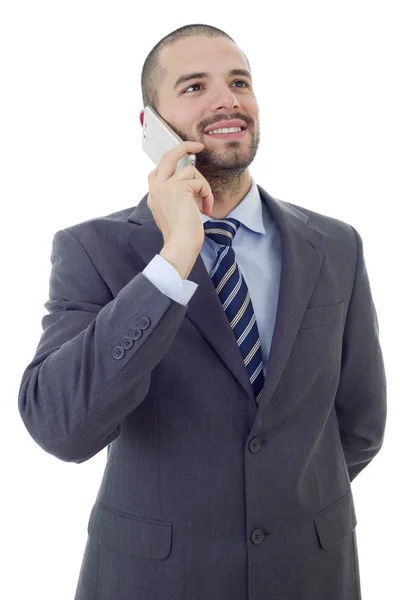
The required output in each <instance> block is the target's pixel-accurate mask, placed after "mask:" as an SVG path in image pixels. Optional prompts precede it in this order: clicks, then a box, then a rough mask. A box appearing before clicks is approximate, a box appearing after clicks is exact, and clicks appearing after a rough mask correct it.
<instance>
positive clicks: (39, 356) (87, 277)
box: [18, 229, 188, 463]
mask: <svg viewBox="0 0 400 600" xmlns="http://www.w3.org/2000/svg"><path fill="white" fill-rule="evenodd" d="M51 263H52V268H51V274H50V283H49V300H48V301H47V302H46V303H45V305H44V306H45V308H46V309H47V311H48V312H49V314H48V315H45V316H44V317H43V319H42V329H43V332H42V335H41V337H40V340H39V344H38V346H37V349H36V352H35V355H34V358H33V359H32V361H31V362H30V363H29V365H28V366H27V367H26V369H25V371H24V373H23V375H22V381H21V384H20V388H19V395H18V408H19V412H20V415H21V417H22V420H23V422H24V424H25V427H26V428H27V430H28V432H29V433H30V435H31V436H32V438H33V439H34V440H35V441H36V442H37V443H38V444H39V446H41V447H42V448H43V449H44V450H46V451H47V452H49V453H50V454H53V455H54V456H56V457H58V458H59V459H61V460H65V461H70V462H77V463H80V462H83V461H85V460H87V459H89V458H91V457H92V456H94V455H95V454H97V453H98V452H99V451H100V450H102V449H103V448H104V447H105V446H107V445H108V444H109V443H110V442H111V441H112V440H113V439H115V438H116V437H117V436H118V434H119V431H120V426H121V422H122V421H123V419H124V418H125V417H126V416H127V415H128V414H129V413H130V412H132V411H133V410H135V408H137V406H138V405H139V404H140V403H141V402H142V401H143V400H144V398H145V397H146V394H147V392H148V390H149V386H150V380H151V373H152V370H153V369H154V368H155V367H156V365H157V364H158V363H159V361H160V360H161V359H162V358H163V356H164V355H165V354H166V352H167V351H168V349H169V348H170V346H171V344H172V342H173V340H174V337H175V335H176V333H177V331H178V329H179V326H180V324H181V322H182V320H183V318H184V316H185V313H186V311H187V308H188V307H187V306H184V305H182V304H178V303H177V302H175V301H174V300H172V299H171V298H168V297H167V296H166V295H164V294H163V293H162V292H161V291H160V290H159V289H158V288H157V287H156V286H155V285H154V284H153V283H152V282H151V281H149V280H148V279H147V278H146V277H145V276H144V275H143V273H141V272H140V273H138V274H137V275H136V276H135V277H134V278H133V279H131V280H130V281H129V282H128V283H127V284H126V285H125V286H124V287H123V288H122V289H121V290H120V292H119V293H118V295H117V296H116V297H115V298H113V295H112V294H111V291H110V290H109V288H108V287H107V285H106V283H105V282H104V280H103V279H102V277H101V276H100V275H99V273H98V271H97V269H96V267H95V266H94V264H93V262H92V260H91V259H90V257H89V255H88V254H87V252H86V251H85V249H84V248H83V246H82V245H81V243H80V242H79V241H78V240H77V239H76V238H75V237H74V235H73V234H72V233H70V232H69V231H67V230H66V229H65V230H60V231H57V232H56V234H55V235H54V239H53V246H52V254H51ZM138 325H141V327H138ZM133 327H137V328H138V329H139V337H138V339H135V340H134V341H133V345H132V346H131V347H130V348H129V349H125V348H122V350H117V351H114V348H115V347H116V346H120V347H122V340H123V338H125V337H128V336H129V335H130V332H131V330H132V328H133ZM136 333H138V332H137V331H136ZM134 337H136V336H134ZM126 342H127V345H128V346H129V344H130V341H129V340H125V343H126ZM121 355H122V356H121Z"/></svg>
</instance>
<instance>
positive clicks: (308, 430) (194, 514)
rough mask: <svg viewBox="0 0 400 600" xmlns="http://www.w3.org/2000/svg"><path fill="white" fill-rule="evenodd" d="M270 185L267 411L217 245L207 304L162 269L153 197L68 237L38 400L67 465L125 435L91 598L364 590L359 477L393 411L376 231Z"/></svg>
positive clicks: (95, 532)
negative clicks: (224, 292) (223, 296)
mask: <svg viewBox="0 0 400 600" xmlns="http://www.w3.org/2000/svg"><path fill="white" fill-rule="evenodd" d="M258 187H259V190H260V194H261V198H262V201H263V202H266V203H267V206H268V209H269V210H270V212H271V215H272V217H273V218H274V219H275V222H276V224H277V226H278V227H279V229H280V231H281V234H282V272H281V281H280V293H279V302H278V311H277V319H276V325H275V330H274V335H273V339H272V345H271V352H270V356H269V362H268V373H267V377H266V381H265V388H264V393H263V396H262V398H261V401H260V405H259V406H258V407H257V405H256V403H255V400H254V397H253V393H252V388H251V385H250V382H249V380H248V377H247V372H246V369H245V366H244V363H243V359H242V356H241V354H240V350H239V348H238V346H237V342H236V340H235V338H234V335H233V333H232V330H231V328H230V325H229V323H228V320H227V318H226V315H225V313H224V311H223V308H222V305H221V303H220V300H219V299H218V297H217V295H216V293H215V289H214V287H213V284H212V282H211V280H210V277H209V275H208V273H207V271H206V269H205V267H204V263H203V261H202V259H201V257H200V255H199V257H198V259H197V261H196V263H195V265H194V268H193V270H192V272H191V274H190V275H189V279H191V280H192V281H195V282H196V283H198V284H199V288H198V289H197V290H196V292H195V294H194V296H193V298H192V299H191V300H190V302H189V304H188V305H180V304H178V303H176V302H175V301H173V300H171V299H170V298H168V297H167V296H166V295H164V294H163V293H162V292H160V291H159V290H158V288H157V287H155V286H154V285H153V284H152V283H151V282H150V281H149V280H148V279H147V278H146V277H145V276H144V275H143V274H142V270H143V269H144V267H145V266H146V265H147V264H148V263H149V261H150V260H151V259H152V258H153V256H154V255H155V254H156V253H158V252H160V250H161V248H162V246H163V239H162V235H161V233H160V231H159V230H158V228H157V226H156V224H155V222H154V219H153V217H152V214H151V212H150V210H149V208H148V206H147V195H146V196H144V198H143V199H142V200H141V202H140V203H139V205H138V206H137V207H135V208H134V209H133V210H132V208H130V209H126V210H122V211H119V212H116V213H113V214H111V215H109V216H106V217H101V218H96V219H92V220H89V221H86V222H84V223H80V224H78V225H75V226H73V227H68V228H66V229H63V230H60V231H58V232H57V233H56V234H55V236H54V240H53V249H52V257H51V258H52V271H51V277H50V293H49V300H48V302H46V304H45V307H46V308H47V310H48V311H49V314H47V315H46V316H44V317H43V321H42V326H43V333H42V335H41V338H40V342H39V345H38V347H37V350H36V353H35V356H34V358H33V360H32V362H31V363H30V364H29V365H28V366H27V368H26V370H25V371H24V373H23V376H22V382H21V387H20V392H19V410H20V414H21V417H22V419H23V421H24V423H25V426H26V428H27V429H28V431H29V433H30V435H31V436H32V437H33V438H34V440H36V442H37V443H38V444H39V445H40V446H41V447H42V448H43V449H44V450H46V451H47V452H50V453H51V454H53V455H54V456H56V457H58V458H60V459H61V460H64V461H73V462H76V463H80V462H83V461H86V460H88V459H89V458H91V457H92V456H94V455H95V454H96V453H97V452H99V451H100V450H101V449H102V448H105V447H106V446H108V448H107V464H106V468H105V471H104V476H103V478H102V482H101V485H100V488H99V491H98V495H97V498H96V501H95V503H94V505H93V509H92V511H91V514H90V519H89V523H88V538H87V544H86V548H85V553H84V557H83V562H82V567H81V571H80V575H79V581H78V586H77V591H76V596H75V599H76V600H172V599H173V600H206V599H207V600H209V599H212V600H267V599H268V600H356V599H359V598H360V597H361V596H360V580H359V565H358V558H357V544H356V532H355V527H356V515H355V510H354V504H353V496H352V491H351V483H350V482H351V481H352V480H353V479H354V477H356V475H357V474H358V473H360V471H361V470H362V469H364V468H365V467H366V465H368V463H369V462H370V461H371V460H372V459H373V457H374V456H375V455H376V454H377V452H378V451H379V449H380V448H381V445H382V442H383V437H384V429H385V420H386V381H385V372H384V364H383V358H382V353H381V348H380V344H379V332H378V322H377V317H376V312H375V307H374V303H373V300H372V296H371V290H370V286H369V281H368V276H367V272H366V267H365V262H364V258H363V247H362V240H361V239H360V236H359V234H358V232H357V231H356V230H355V229H354V228H352V227H351V226H350V225H348V224H346V223H344V222H342V221H339V220H337V219H334V218H331V217H327V216H323V215H321V214H318V213H316V212H313V211H311V210H308V209H306V208H302V207H296V206H295V205H292V204H289V203H286V202H282V201H280V200H277V199H275V198H273V197H272V196H270V195H269V194H267V192H265V191H264V190H263V189H262V188H261V187H260V186H258ZM43 575H44V576H45V571H43Z"/></svg>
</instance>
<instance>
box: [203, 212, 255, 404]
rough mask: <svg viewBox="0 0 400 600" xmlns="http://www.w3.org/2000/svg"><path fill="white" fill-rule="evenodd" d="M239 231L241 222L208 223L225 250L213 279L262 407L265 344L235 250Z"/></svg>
mask: <svg viewBox="0 0 400 600" xmlns="http://www.w3.org/2000/svg"><path fill="white" fill-rule="evenodd" d="M239 227H240V221H238V220H237V219H233V218H228V219H221V220H213V221H206V222H205V223H204V232H205V235H207V236H208V237H209V238H211V239H212V240H213V241H214V242H216V243H217V244H218V245H219V246H221V248H220V249H219V251H218V254H217V259H216V261H215V264H214V266H213V268H212V271H211V273H210V276H211V280H212V282H213V284H214V287H215V290H216V292H217V294H218V297H219V299H220V300H221V303H222V307H223V309H224V311H225V314H226V316H227V317H228V320H229V323H230V326H231V328H232V331H233V333H234V335H235V338H236V341H237V344H238V346H239V349H240V351H241V353H242V356H243V361H244V364H245V367H246V369H247V373H248V376H249V379H250V383H251V385H252V388H253V390H254V397H255V401H256V403H257V405H258V403H259V401H260V398H261V395H262V391H263V387H264V373H263V362H262V354H261V341H260V336H259V333H258V327H257V322H256V316H255V314H254V310H253V305H252V302H251V298H250V294H249V290H248V289H247V285H246V282H245V280H244V277H243V275H242V273H241V272H240V270H239V266H238V264H237V262H236V257H235V251H234V249H233V248H232V242H233V238H234V237H235V234H236V232H237V230H238V229H239Z"/></svg>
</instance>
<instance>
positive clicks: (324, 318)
mask: <svg viewBox="0 0 400 600" xmlns="http://www.w3.org/2000/svg"><path fill="white" fill-rule="evenodd" d="M343 309H344V302H340V303H339V304H327V305H326V306H313V307H312V308H308V309H307V310H306V311H305V313H304V316H303V319H302V321H301V325H300V328H301V329H306V328H307V327H319V326H321V325H335V324H339V323H342V321H343Z"/></svg>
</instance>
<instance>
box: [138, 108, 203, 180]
mask: <svg viewBox="0 0 400 600" xmlns="http://www.w3.org/2000/svg"><path fill="white" fill-rule="evenodd" d="M142 142H143V150H144V151H145V152H146V154H147V155H148V156H149V157H150V158H151V160H152V161H153V162H154V164H156V165H158V164H159V162H160V160H161V158H162V156H163V154H164V153H165V152H167V151H168V150H172V149H173V148H176V146H179V145H180V144H182V142H183V140H181V138H180V137H179V135H178V134H177V133H176V132H175V131H174V130H173V129H172V127H171V126H170V125H168V123H167V122H166V121H164V119H163V118H162V117H160V115H159V114H158V113H157V112H156V111H155V110H154V109H153V108H151V106H146V107H145V109H144V120H143V130H142ZM188 165H193V166H194V167H195V166H196V155H195V154H185V156H184V157H183V158H181V159H180V160H178V164H177V167H176V170H175V173H179V171H181V170H182V169H184V168H185V167H187V166H188Z"/></svg>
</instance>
